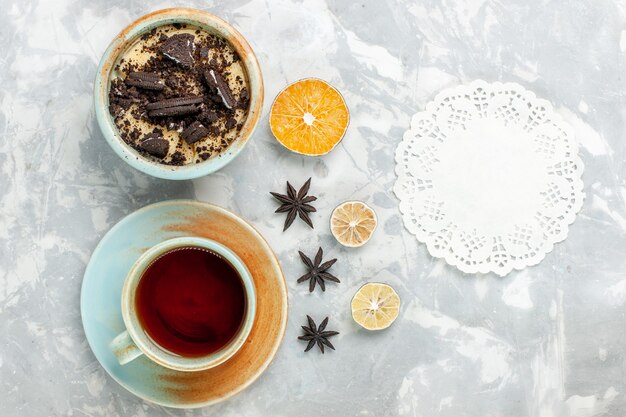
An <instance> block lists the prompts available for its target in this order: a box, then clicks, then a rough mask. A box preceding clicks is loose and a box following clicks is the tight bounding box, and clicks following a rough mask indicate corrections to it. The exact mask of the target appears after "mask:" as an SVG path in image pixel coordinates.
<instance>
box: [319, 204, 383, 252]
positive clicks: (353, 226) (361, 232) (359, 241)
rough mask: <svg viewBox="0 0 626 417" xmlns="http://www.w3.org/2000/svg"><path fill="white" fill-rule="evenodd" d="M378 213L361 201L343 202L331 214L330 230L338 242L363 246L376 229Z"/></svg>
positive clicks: (349, 245) (354, 246) (352, 245)
mask: <svg viewBox="0 0 626 417" xmlns="http://www.w3.org/2000/svg"><path fill="white" fill-rule="evenodd" d="M377 224H378V219H377V218H376V213H375V212H374V210H373V209H372V208H371V207H370V206H368V205H367V204H365V203H363V202H361V201H346V202H345V203H341V204H340V205H338V206H337V207H335V210H333V213H332V214H331V215H330V231H331V233H332V234H333V236H335V239H337V242H339V243H341V244H342V245H344V246H348V247H351V248H356V247H359V246H363V245H364V244H365V243H366V242H367V241H368V240H370V238H371V237H372V234H373V233H374V230H376V225H377Z"/></svg>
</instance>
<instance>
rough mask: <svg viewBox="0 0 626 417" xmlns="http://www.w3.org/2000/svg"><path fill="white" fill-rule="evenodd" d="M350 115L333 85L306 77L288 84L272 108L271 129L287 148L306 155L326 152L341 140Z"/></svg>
mask: <svg viewBox="0 0 626 417" xmlns="http://www.w3.org/2000/svg"><path fill="white" fill-rule="evenodd" d="M349 121H350V114H349V112H348V107H347V106H346V102H345V101H344V99H343V97H342V96H341V94H340V93H339V91H337V90H336V89H335V88H334V87H333V86H331V85H330V84H328V83H327V82H325V81H322V80H318V79H317V78H307V79H304V80H300V81H297V82H295V83H293V84H290V85H288V86H287V87H285V89H284V90H283V91H281V92H280V93H279V94H278V96H277V97H276V99H275V100H274V103H273V104H272V109H271V111H270V129H271V130H272V133H273V134H274V136H275V137H276V139H277V140H278V141H279V142H280V143H281V144H282V145H283V146H284V147H285V148H287V149H289V150H291V151H293V152H297V153H300V154H303V155H309V156H318V155H324V154H326V153H328V152H330V151H331V150H333V148H334V147H335V146H336V145H337V144H338V143H339V142H340V141H341V139H342V138H343V135H344V134H345V133H346V129H347V128H348V123H349Z"/></svg>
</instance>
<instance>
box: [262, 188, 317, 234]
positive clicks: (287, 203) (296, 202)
mask: <svg viewBox="0 0 626 417" xmlns="http://www.w3.org/2000/svg"><path fill="white" fill-rule="evenodd" d="M310 186H311V178H309V179H308V180H307V182H305V183H304V185H303V186H302V188H300V190H299V191H298V192H297V193H296V189H295V188H293V186H292V185H291V184H289V181H287V195H284V194H278V193H274V192H270V194H271V195H273V196H274V198H275V199H276V200H278V201H280V202H281V203H282V205H281V206H280V207H278V208H277V209H276V211H275V212H274V213H287V219H285V227H284V228H283V232H284V231H285V230H287V229H288V228H289V226H291V224H292V223H293V221H294V220H295V219H296V215H298V216H300V218H301V219H302V220H304V222H305V223H306V224H308V225H309V226H310V227H311V229H312V228H313V222H311V218H310V217H309V213H312V212H314V211H317V210H316V209H315V207H313V206H312V205H310V204H309V203H311V202H313V201H315V200H317V197H314V196H312V195H310V196H307V193H308V192H309V187H310Z"/></svg>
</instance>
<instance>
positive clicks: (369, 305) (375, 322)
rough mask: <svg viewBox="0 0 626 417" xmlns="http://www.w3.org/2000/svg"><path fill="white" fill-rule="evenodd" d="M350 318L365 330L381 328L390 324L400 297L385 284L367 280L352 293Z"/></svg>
mask: <svg viewBox="0 0 626 417" xmlns="http://www.w3.org/2000/svg"><path fill="white" fill-rule="evenodd" d="M350 307H351V308H352V318H353V319H354V321H356V322H357V323H358V324H360V325H361V326H363V327H364V328H366V329H367V330H382V329H386V328H387V327H389V326H391V323H393V322H394V321H395V319H396V318H397V317H398V314H399V312H400V297H398V294H397V293H396V291H395V290H394V289H393V288H391V287H390V286H389V285H387V284H381V283H378V282H369V283H367V284H365V285H363V286H362V287H361V288H359V290H358V291H357V292H356V294H354V297H353V298H352V303H351V304H350Z"/></svg>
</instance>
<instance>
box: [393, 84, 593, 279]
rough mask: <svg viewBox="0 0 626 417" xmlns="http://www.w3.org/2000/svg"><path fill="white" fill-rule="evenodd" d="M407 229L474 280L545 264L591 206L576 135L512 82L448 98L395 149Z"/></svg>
mask: <svg viewBox="0 0 626 417" xmlns="http://www.w3.org/2000/svg"><path fill="white" fill-rule="evenodd" d="M396 164H397V165H396V173H397V174H398V179H397V181H396V184H395V186H394V192H395V194H396V195H397V196H398V198H399V199H400V212H401V213H402V218H403V220H404V225H405V226H406V228H407V229H408V230H409V231H410V232H411V233H413V234H414V235H415V236H416V237H417V239H418V240H419V241H420V242H423V243H425V244H426V246H427V248H428V251H429V252H430V254H431V255H432V256H435V257H438V258H444V259H445V260H446V262H448V263H449V264H451V265H454V266H456V267H457V268H459V269H460V270H461V271H463V272H467V273H476V272H480V273H487V272H495V273H496V274H498V275H500V276H504V275H506V274H507V273H509V272H511V270H512V269H523V268H525V267H526V266H529V265H536V264H537V263H539V262H540V261H541V260H542V259H543V258H544V257H545V255H546V254H547V253H548V252H550V251H551V250H552V248H553V245H554V243H556V242H560V241H562V240H563V239H565V237H566V236H567V230H568V225H569V224H571V223H572V222H573V221H574V219H575V216H576V213H577V212H578V211H579V210H580V208H581V206H582V202H583V198H584V194H583V191H582V190H583V183H582V179H581V176H582V171H583V163H582V161H581V160H580V158H579V157H578V144H577V142H576V140H575V138H574V134H573V131H572V129H571V127H570V126H569V125H567V124H566V123H565V122H564V121H563V120H562V119H561V117H560V116H559V115H558V114H556V113H554V111H553V109H552V106H551V105H550V103H548V102H547V101H545V100H541V99H538V98H537V97H536V96H535V94H533V93H532V92H530V91H528V90H526V89H525V88H524V87H522V86H520V85H518V84H513V83H506V84H502V83H492V84H489V83H486V82H484V81H475V82H473V83H471V84H470V85H464V86H459V87H456V88H452V89H448V90H444V91H442V92H441V93H439V94H438V95H437V97H436V98H435V99H434V100H433V101H432V102H430V103H428V104H427V105H426V110H425V111H422V112H420V113H417V114H416V115H414V116H413V119H412V120H411V129H410V130H408V131H407V132H405V134H404V138H403V140H402V142H400V144H399V145H398V148H397V150H396Z"/></svg>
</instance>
